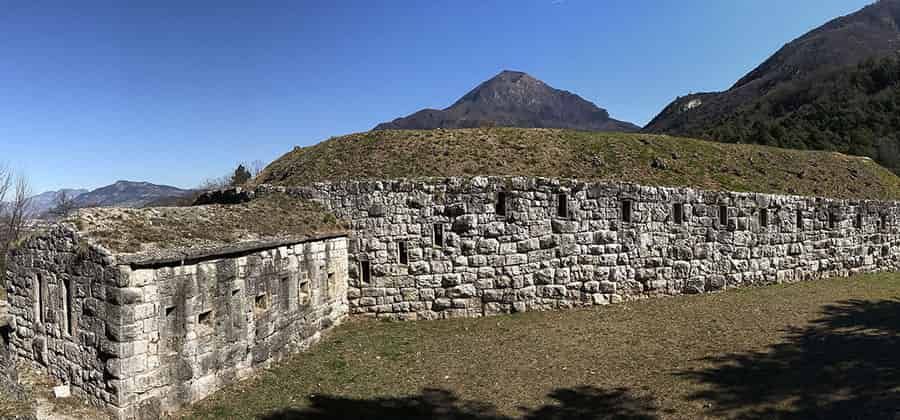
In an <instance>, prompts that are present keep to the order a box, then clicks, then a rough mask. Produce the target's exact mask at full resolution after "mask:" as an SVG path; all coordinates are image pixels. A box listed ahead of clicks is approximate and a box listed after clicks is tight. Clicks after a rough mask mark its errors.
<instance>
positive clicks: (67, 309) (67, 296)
mask: <svg viewBox="0 0 900 420" xmlns="http://www.w3.org/2000/svg"><path fill="white" fill-rule="evenodd" d="M60 285H61V286H62V289H63V290H62V296H61V298H62V308H61V309H62V312H63V330H64V331H65V332H66V333H68V334H69V335H73V334H74V330H75V328H73V327H74V325H72V283H71V281H70V280H69V279H64V280H63V281H62V282H61V283H60Z"/></svg>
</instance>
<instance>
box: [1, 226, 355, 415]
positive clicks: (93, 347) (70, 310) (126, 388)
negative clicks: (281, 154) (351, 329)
mask: <svg viewBox="0 0 900 420" xmlns="http://www.w3.org/2000/svg"><path fill="white" fill-rule="evenodd" d="M347 261H348V256H347V241H346V238H344V237H338V238H330V239H321V240H314V241H309V242H304V243H300V244H291V245H283V246H277V247H271V248H265V249H258V250H247V251H241V252H238V253H228V254H215V255H210V256H206V257H202V258H196V259H193V260H185V261H177V262H172V261H169V260H154V259H153V258H132V256H122V255H103V254H102V253H100V252H98V251H97V250H96V249H95V248H93V247H91V246H87V245H85V244H84V242H83V241H81V240H79V239H78V238H77V235H76V234H75V233H73V232H72V231H70V230H67V229H63V228H59V229H54V230H52V231H49V232H46V233H45V234H42V235H39V236H37V237H34V238H32V239H30V240H28V241H26V243H25V244H24V246H23V247H22V248H20V249H18V250H17V251H16V252H15V253H14V255H13V257H12V259H11V261H10V264H9V268H10V273H9V274H10V276H9V278H10V279H11V284H10V287H9V300H10V305H11V314H12V318H13V323H14V324H15V331H16V332H15V334H13V335H12V339H11V344H12V348H13V349H14V351H15V353H16V355H17V356H18V357H20V358H24V359H27V360H31V361H33V362H34V363H36V364H37V365H39V366H42V367H44V368H46V369H47V370H48V371H49V372H50V373H51V374H52V375H53V376H55V377H57V378H59V379H60V380H62V381H63V382H65V383H69V384H70V385H71V386H72V388H73V391H74V392H75V393H77V394H79V395H81V396H84V397H87V398H89V399H90V400H91V401H93V402H94V403H95V404H97V405H101V406H105V407H107V408H109V409H110V410H111V411H112V412H113V414H115V415H116V416H118V417H119V418H127V419H155V418H159V417H160V416H161V415H162V414H163V413H166V412H171V411H173V410H175V409H177V408H178V407H180V406H182V405H184V404H188V403H191V402H194V401H197V400H199V399H201V398H204V397H206V396H207V395H209V394H210V393H211V392H213V391H215V390H216V389H218V388H220V387H222V386H224V385H227V384H229V383H232V382H234V381H236V380H238V379H241V378H244V377H246V376H248V375H249V374H251V373H252V372H253V371H255V370H257V369H259V368H260V367H266V366H268V365H269V364H271V363H272V362H274V361H277V360H279V359H281V358H282V357H284V356H286V355H288V354H290V353H292V352H294V351H297V350H301V349H305V348H306V347H308V346H309V345H311V344H312V343H314V342H315V341H317V340H318V339H319V337H320V333H321V331H323V330H325V329H327V328H329V327H330V326H332V325H334V324H336V323H338V322H340V320H341V319H342V318H343V317H344V316H345V315H346V314H347V312H348V304H347V294H348V293H347V286H346V284H347Z"/></svg>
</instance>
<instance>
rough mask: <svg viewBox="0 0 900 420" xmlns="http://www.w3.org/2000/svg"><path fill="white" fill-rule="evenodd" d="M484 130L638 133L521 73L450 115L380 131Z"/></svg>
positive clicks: (444, 112) (487, 85)
mask: <svg viewBox="0 0 900 420" xmlns="http://www.w3.org/2000/svg"><path fill="white" fill-rule="evenodd" d="M485 126H498V127H524V128H570V129H576V130H588V131H624V132H631V131H638V130H640V127H638V126H636V125H634V124H632V123H629V122H624V121H619V120H615V119H612V118H610V116H609V112H607V111H606V110H605V109H602V108H600V107H598V106H596V105H594V104H593V103H591V102H589V101H586V100H584V99H582V98H581V97H580V96H578V95H575V94H573V93H570V92H567V91H564V90H559V89H554V88H552V87H550V86H548V85H547V84H546V83H544V82H542V81H540V80H538V79H535V78H534V77H531V76H530V75H528V74H526V73H522V72H518V71H508V70H507V71H503V72H501V73H500V74H498V75H496V76H494V77H493V78H491V79H490V80H488V81H486V82H484V83H482V84H480V85H478V87H476V88H475V89H473V90H472V91H471V92H469V93H467V94H466V95H465V96H463V97H462V98H460V99H459V100H458V101H456V103H454V104H453V105H451V106H450V107H449V108H445V109H423V110H421V111H418V112H416V113H414V114H412V115H409V116H407V117H403V118H398V119H395V120H394V121H391V122H386V123H382V124H378V126H376V127H375V130H403V129H406V130H428V129H434V128H477V127H485Z"/></svg>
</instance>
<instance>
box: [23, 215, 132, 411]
mask: <svg viewBox="0 0 900 420" xmlns="http://www.w3.org/2000/svg"><path fill="white" fill-rule="evenodd" d="M111 261H112V260H111V259H110V258H109V257H108V256H105V255H103V254H102V253H100V252H97V251H96V250H94V249H92V248H91V247H89V246H86V245H84V244H83V243H82V242H80V241H79V240H78V238H77V236H76V234H75V232H73V231H72V230H69V229H65V228H63V227H56V228H54V229H52V230H50V231H48V232H46V233H45V234H37V235H35V236H33V237H32V238H30V239H29V240H27V241H25V242H24V244H22V246H21V247H19V248H17V249H15V250H13V251H12V253H11V254H10V259H9V263H8V267H7V270H8V273H7V296H8V300H9V306H10V309H9V311H10V315H11V316H12V320H11V324H12V327H13V329H14V333H13V334H11V336H10V344H11V348H12V350H13V352H14V353H15V354H16V356H17V357H18V358H20V359H26V360H30V361H33V362H35V363H37V364H39V365H41V366H43V367H45V368H46V369H47V370H48V371H49V373H50V374H51V375H52V376H54V377H57V378H60V379H62V380H64V381H65V382H67V383H69V384H71V385H72V387H73V389H76V390H79V391H81V392H80V393H81V394H82V395H83V396H84V397H85V398H87V399H88V400H90V401H91V402H93V403H95V404H98V405H108V404H112V405H115V404H118V402H119V401H118V398H117V395H116V392H115V390H114V389H111V388H110V387H109V384H108V379H110V378H109V377H108V374H107V369H106V362H107V361H109V360H110V359H112V358H114V355H113V354H111V352H110V351H109V345H110V344H111V343H113V342H115V341H116V340H119V339H120V337H119V336H118V335H117V333H118V331H117V330H115V329H112V328H108V324H110V325H111V323H108V322H107V320H106V318H107V313H113V312H115V310H116V308H117V307H120V306H119V305H118V303H117V301H116V294H115V293H113V292H112V291H114V290H116V288H117V285H118V284H119V282H120V275H119V272H118V270H116V269H115V268H114V267H113V266H111Z"/></svg>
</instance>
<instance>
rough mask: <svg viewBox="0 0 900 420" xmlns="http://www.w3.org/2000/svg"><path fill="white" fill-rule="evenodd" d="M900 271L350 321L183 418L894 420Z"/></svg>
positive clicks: (899, 386)
mask: <svg viewBox="0 0 900 420" xmlns="http://www.w3.org/2000/svg"><path fill="white" fill-rule="evenodd" d="M898 336H900V275H897V274H878V275H866V276H860V277H854V278H851V279H831V280H822V281H815V282H809V283H801V284H793V285H778V286H772V287H765V288H753V289H742V290H733V291H729V292H727V293H720V294H710V295H702V296H684V297H677V298H661V299H652V300H646V301H641V302H637V303H630V304H621V305H613V306H608V307H599V308H593V309H586V310H575V311H567V312H551V313H526V314H520V315H515V316H501V317H493V318H483V319H467V320H451V321H429V322H407V323H384V322H376V321H361V320H355V321H351V322H348V323H346V324H344V325H342V326H340V327H338V328H337V329H336V330H335V331H333V332H332V333H330V334H329V335H328V337H327V338H326V339H325V340H324V341H323V342H322V343H321V344H319V345H317V346H316V347H314V348H313V349H312V350H311V351H310V352H308V353H305V354H301V355H297V356H296V357H294V358H293V359H291V360H288V361H286V362H284V363H282V364H281V365H279V366H278V367H277V368H275V369H273V370H270V371H266V372H264V373H262V374H260V375H259V377H257V378H254V379H251V380H248V381H245V382H243V383H241V384H238V385H236V386H234V387H231V388H229V389H227V390H225V391H223V392H219V393H217V394H216V395H214V396H213V397H211V398H209V399H208V400H206V401H203V402H201V403H200V404H198V405H197V406H195V407H194V408H193V409H192V411H189V412H186V413H184V416H185V417H190V418H230V419H239V418H265V419H345V418H346V419H355V418H370V419H390V418H399V419H413V418H415V419H420V418H421V419H428V418H438V419H509V418H525V419H543V418H550V419H564V418H585V419H602V418H619V419H655V418H663V419H666V418H678V419H697V418H791V419H792V418H797V419H801V418H802V419H805V418H821V419H831V418H859V419H863V418H866V419H879V418H888V419H896V418H897V415H898V411H897V410H898V408H897V407H900V338H898Z"/></svg>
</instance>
